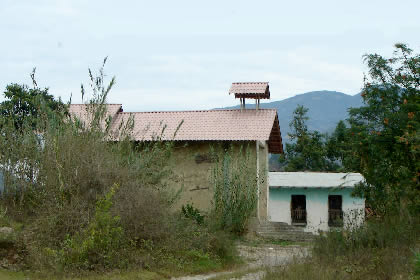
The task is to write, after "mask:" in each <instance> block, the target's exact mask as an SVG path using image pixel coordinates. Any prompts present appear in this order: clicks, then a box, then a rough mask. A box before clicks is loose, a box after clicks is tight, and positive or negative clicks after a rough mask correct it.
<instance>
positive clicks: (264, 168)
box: [256, 141, 269, 221]
mask: <svg viewBox="0 0 420 280" xmlns="http://www.w3.org/2000/svg"><path fill="white" fill-rule="evenodd" d="M256 145H258V148H256V150H258V154H259V158H258V162H259V169H258V170H259V203H258V208H259V209H258V210H259V212H258V216H259V220H260V221H266V220H268V204H269V198H268V197H269V182H268V145H267V144H266V143H264V142H260V141H259V142H257V143H256Z"/></svg>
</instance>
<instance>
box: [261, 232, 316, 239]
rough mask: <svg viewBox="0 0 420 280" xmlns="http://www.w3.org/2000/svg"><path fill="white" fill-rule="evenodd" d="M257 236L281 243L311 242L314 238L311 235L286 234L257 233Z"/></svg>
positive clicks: (303, 233) (304, 233)
mask: <svg viewBox="0 0 420 280" xmlns="http://www.w3.org/2000/svg"><path fill="white" fill-rule="evenodd" d="M257 235H258V236H260V237H262V238H266V239H271V240H282V241H312V240H313V239H314V236H313V235H312V234H311V233H307V232H301V233H286V232H257Z"/></svg>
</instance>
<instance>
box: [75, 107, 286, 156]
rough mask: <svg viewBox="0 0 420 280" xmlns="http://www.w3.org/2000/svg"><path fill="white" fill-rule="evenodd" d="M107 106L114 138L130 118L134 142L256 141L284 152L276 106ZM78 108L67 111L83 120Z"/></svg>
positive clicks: (116, 137) (276, 151)
mask: <svg viewBox="0 0 420 280" xmlns="http://www.w3.org/2000/svg"><path fill="white" fill-rule="evenodd" d="M73 106H75V108H73ZM84 106H86V105H84ZM108 106H110V107H109V108H108V112H110V113H111V114H112V113H114V117H113V120H112V127H111V130H112V131H114V132H115V133H114V139H115V140H117V139H118V136H117V135H118V131H119V129H120V127H121V124H124V123H126V122H127V121H128V120H129V118H130V117H131V118H133V120H134V128H133V132H132V135H131V136H132V137H133V140H136V141H153V140H169V141H171V140H175V141H257V140H259V141H269V150H270V152H272V153H282V152H283V147H282V143H281V134H280V127H279V125H278V119H277V111H276V110H275V109H260V110H255V109H254V110H251V109H247V110H245V109H244V110H242V111H241V110H207V111H173V112H135V113H123V112H122V109H121V105H108ZM81 107H83V105H70V113H72V114H76V115H77V116H78V117H79V118H81V119H82V120H83V119H84V118H85V116H86V115H84V114H83V112H85V111H86V110H84V109H83V108H81Z"/></svg>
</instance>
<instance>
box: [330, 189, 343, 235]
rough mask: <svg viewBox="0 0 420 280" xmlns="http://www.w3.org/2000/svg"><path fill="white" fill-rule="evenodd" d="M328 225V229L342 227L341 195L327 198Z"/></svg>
mask: <svg viewBox="0 0 420 280" xmlns="http://www.w3.org/2000/svg"><path fill="white" fill-rule="evenodd" d="M328 225H329V226H330V227H342V226H343V197H342V196H341V195H329V196H328Z"/></svg>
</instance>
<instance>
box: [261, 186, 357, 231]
mask: <svg viewBox="0 0 420 280" xmlns="http://www.w3.org/2000/svg"><path fill="white" fill-rule="evenodd" d="M351 192H352V189H351V188H344V189H332V188H316V189H304V188H270V196H269V197H270V199H269V216H270V217H269V219H270V220H271V221H275V222H285V223H288V224H289V225H290V224H291V222H292V221H291V211H290V203H291V196H292V195H305V196H306V213H307V225H306V227H305V231H308V232H313V233H317V232H318V231H319V230H321V231H326V230H328V229H329V227H328V195H341V196H342V199H343V200H342V203H343V204H342V210H343V213H344V217H343V222H344V227H353V226H357V225H360V224H361V223H362V222H363V220H364V207H365V201H364V199H362V198H357V197H352V196H351Z"/></svg>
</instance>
